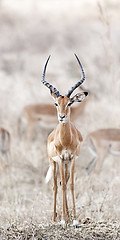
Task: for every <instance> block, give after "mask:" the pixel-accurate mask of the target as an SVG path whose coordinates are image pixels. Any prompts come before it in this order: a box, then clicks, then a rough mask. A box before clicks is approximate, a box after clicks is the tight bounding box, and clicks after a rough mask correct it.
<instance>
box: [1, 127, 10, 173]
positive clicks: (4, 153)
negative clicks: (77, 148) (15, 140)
mask: <svg viewBox="0 0 120 240" xmlns="http://www.w3.org/2000/svg"><path fill="white" fill-rule="evenodd" d="M9 161H10V133H9V132H8V131H7V130H6V129H4V128H0V163H1V166H2V168H3V169H4V170H5V169H6V167H7V166H9Z"/></svg>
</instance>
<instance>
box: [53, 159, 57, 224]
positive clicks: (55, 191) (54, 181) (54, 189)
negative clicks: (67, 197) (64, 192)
mask: <svg viewBox="0 0 120 240" xmlns="http://www.w3.org/2000/svg"><path fill="white" fill-rule="evenodd" d="M53 191H54V211H53V221H56V197H57V173H56V162H54V161H53Z"/></svg>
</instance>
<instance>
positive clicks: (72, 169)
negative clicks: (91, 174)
mask: <svg viewBox="0 0 120 240" xmlns="http://www.w3.org/2000/svg"><path fill="white" fill-rule="evenodd" d="M74 172H75V159H73V161H72V163H71V170H70V189H71V194H72V203H73V219H74V220H73V225H74V226H76V225H78V221H77V220H76V209H75V197H74Z"/></svg>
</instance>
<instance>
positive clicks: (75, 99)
mask: <svg viewBox="0 0 120 240" xmlns="http://www.w3.org/2000/svg"><path fill="white" fill-rule="evenodd" d="M87 95H88V92H82V93H77V94H76V95H75V96H74V97H72V98H70V103H71V104H72V103H74V102H82V101H83V100H84V99H85V98H86V97H87Z"/></svg>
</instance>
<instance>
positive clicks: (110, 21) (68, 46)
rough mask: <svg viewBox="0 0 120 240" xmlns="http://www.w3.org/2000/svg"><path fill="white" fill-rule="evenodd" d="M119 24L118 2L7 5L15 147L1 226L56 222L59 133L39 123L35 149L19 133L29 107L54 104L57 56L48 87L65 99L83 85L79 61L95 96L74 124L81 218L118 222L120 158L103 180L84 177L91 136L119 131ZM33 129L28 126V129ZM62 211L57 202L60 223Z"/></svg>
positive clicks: (2, 56)
mask: <svg viewBox="0 0 120 240" xmlns="http://www.w3.org/2000/svg"><path fill="white" fill-rule="evenodd" d="M119 21H120V2H119V0H106V1H97V0H91V1H88V0H85V1H82V0H79V1H78V0H69V1H68V0H66V1H64V0H61V1H58V0H24V1H23V0H21V1H19V0H1V1H0V127H4V128H6V129H7V130H8V131H9V132H10V133H11V141H12V142H11V152H12V160H11V162H12V163H11V167H10V169H8V170H7V172H6V173H3V171H2V168H1V174H0V178H1V180H0V181H1V185H0V211H1V213H2V217H1V219H0V221H1V224H2V225H9V224H10V223H13V222H15V223H16V224H18V225H20V224H23V223H24V224H30V223H31V222H32V221H33V222H39V223H40V222H44V221H46V216H47V220H49V221H50V220H51V216H52V204H51V203H52V182H50V184H48V185H47V186H46V185H45V183H44V178H45V174H46V172H47V169H48V166H49V161H48V157H47V152H46V142H47V136H48V133H49V132H50V131H51V129H52V128H50V129H48V126H44V127H41V125H40V124H39V123H37V125H36V127H35V131H34V139H30V146H29V148H28V147H26V138H25V136H24V134H23V135H22V138H20V137H19V135H18V131H17V130H18V119H19V118H20V117H21V116H22V111H23V108H24V107H25V106H26V105H28V104H36V103H46V104H47V103H50V104H53V100H52V98H51V96H50V94H49V90H48V89H47V88H46V87H45V86H43V84H42V83H41V79H42V72H43V67H44V64H45V62H46V59H47V57H48V56H49V55H50V54H51V59H50V61H49V64H48V68H47V73H46V80H47V81H49V82H50V83H51V84H53V85H54V86H55V87H56V88H57V89H58V90H59V91H60V93H61V94H65V93H66V92H67V91H68V89H69V88H71V86H73V85H74V84H75V83H76V82H77V81H78V80H79V79H80V77H81V72H80V68H79V66H78V63H77V61H76V59H75V56H74V53H76V54H77V55H78V57H79V58H80V60H81V62H82V64H83V67H84V70H85V74H86V81H85V82H84V84H83V86H84V88H85V89H87V90H88V91H89V92H90V94H89V96H88V99H87V101H86V105H85V109H84V111H83V114H81V115H80V116H78V117H77V119H76V121H75V124H76V126H77V128H78V129H79V130H80V131H81V133H82V135H83V138H84V142H83V145H82V147H81V158H80V160H79V161H78V163H77V166H78V167H77V170H76V185H77V187H76V198H77V216H78V218H79V219H81V218H85V217H91V218H92V217H94V218H95V219H97V220H100V219H110V218H113V219H117V218H119V214H120V196H119V189H120V188H119V187H120V179H119V169H120V163H119V158H118V157H116V158H113V157H111V156H108V158H107V159H106V162H105V166H104V169H103V171H102V172H101V174H100V175H99V176H92V175H91V178H90V177H89V176H88V175H87V173H86V171H85V168H86V167H87V163H88V162H89V161H90V159H91V155H90V153H89V151H88V148H87V144H86V136H87V135H88V133H90V132H91V131H93V130H96V129H98V128H107V127H112V128H120V81H119V76H120V68H119V62H120V47H119V45H120V26H119ZM26 126H27V123H26V122H25V123H24V122H23V123H22V127H23V129H25V128H26ZM23 132H24V131H23ZM103 182H104V186H103ZM60 191H61V189H60ZM69 201H71V200H69ZM103 203H104V204H103ZM43 206H44V207H43ZM101 206H102V211H100V209H101ZM60 209H61V202H60V200H58V213H59V214H58V216H59V215H60V214H61V210H60ZM108 209H109V212H108Z"/></svg>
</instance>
